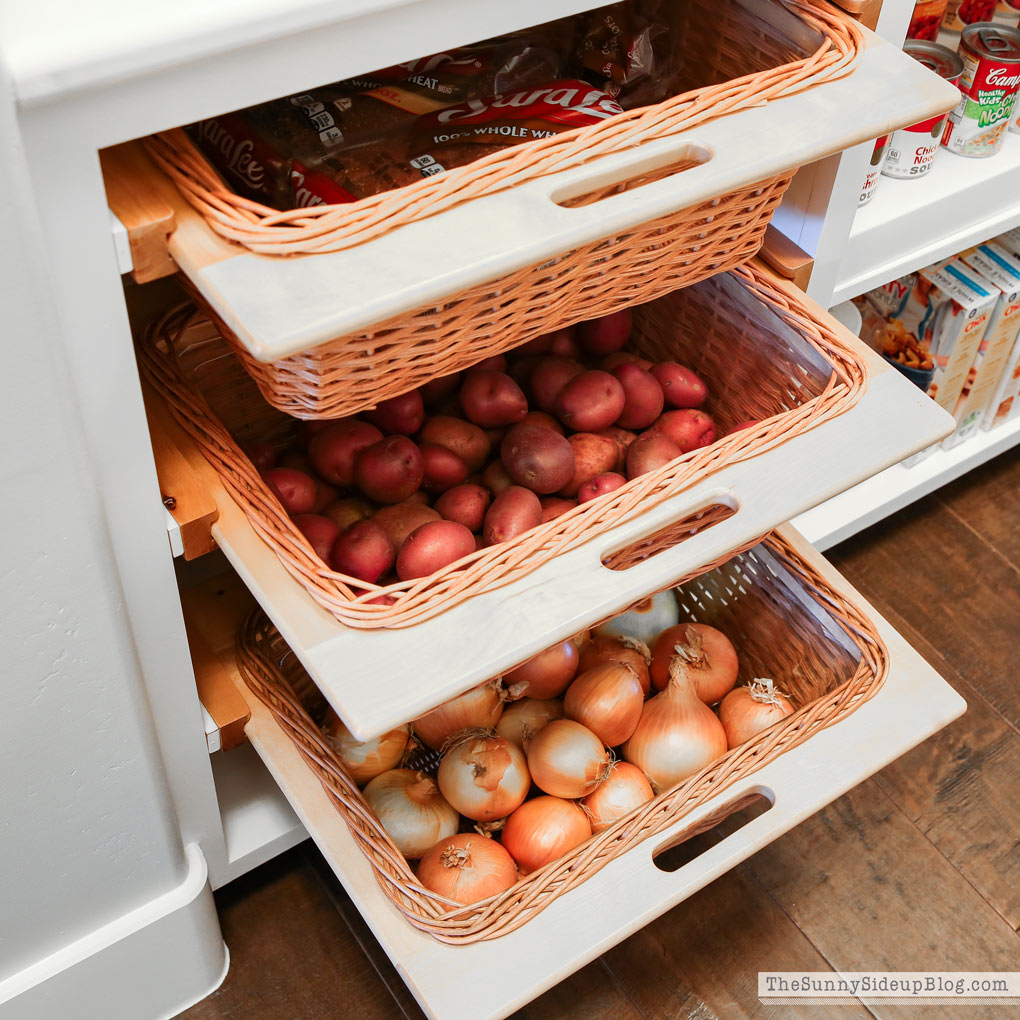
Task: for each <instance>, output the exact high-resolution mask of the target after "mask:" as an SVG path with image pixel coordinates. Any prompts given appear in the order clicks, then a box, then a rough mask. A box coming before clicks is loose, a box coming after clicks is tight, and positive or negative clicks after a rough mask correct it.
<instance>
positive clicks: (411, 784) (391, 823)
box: [364, 769, 460, 859]
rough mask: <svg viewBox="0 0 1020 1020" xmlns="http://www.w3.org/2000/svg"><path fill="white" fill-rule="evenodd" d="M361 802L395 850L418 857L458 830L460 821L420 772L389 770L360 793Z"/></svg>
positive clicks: (430, 782)
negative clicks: (378, 822)
mask: <svg viewBox="0 0 1020 1020" xmlns="http://www.w3.org/2000/svg"><path fill="white" fill-rule="evenodd" d="M364 794H365V800H366V801H367V802H368V806H369V807H370V808H371V809H372V810H373V811H374V812H375V816H376V818H378V819H379V821H380V823H381V824H382V827H383V828H384V829H385V830H386V831H387V832H388V833H389V834H390V838H391V839H392V840H393V842H394V843H396V845H397V849H398V850H399V851H400V852H401V853H402V854H403V855H404V856H405V857H410V858H412V859H413V858H416V857H421V855H422V854H423V853H425V851H426V850H428V849H429V848H430V847H432V846H435V844H436V843H437V842H438V841H439V840H441V839H442V838H443V837H444V836H452V835H453V834H454V833H455V832H456V831H457V829H459V828H460V818H459V816H458V815H457V812H456V811H455V810H454V809H453V808H452V807H450V805H449V804H447V802H446V801H445V800H444V798H443V795H442V794H441V793H440V792H439V789H438V787H437V786H436V784H435V783H434V782H433V781H432V780H431V779H429V777H428V776H427V775H425V773H424V772H414V771H412V770H411V769H391V770H390V771H389V772H384V773H383V774H382V775H381V776H376V777H375V779H373V780H372V781H371V782H370V783H369V784H368V786H366V787H365V789H364Z"/></svg>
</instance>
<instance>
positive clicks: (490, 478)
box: [482, 460, 514, 496]
mask: <svg viewBox="0 0 1020 1020" xmlns="http://www.w3.org/2000/svg"><path fill="white" fill-rule="evenodd" d="M482 482H483V483H484V484H485V487H486V488H487V489H488V490H489V492H491V493H492V494H493V496H498V495H499V494H500V493H502V492H506V490H507V489H509V488H510V486H511V485H513V484H514V480H513V479H512V478H511V477H510V475H508V474H507V470H506V467H505V466H504V464H503V462H502V461H501V460H494V461H493V462H492V463H491V464H490V465H489V466H488V467H487V468H486V469H485V473H484V474H483V475H482Z"/></svg>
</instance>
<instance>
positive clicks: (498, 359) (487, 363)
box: [468, 354, 506, 372]
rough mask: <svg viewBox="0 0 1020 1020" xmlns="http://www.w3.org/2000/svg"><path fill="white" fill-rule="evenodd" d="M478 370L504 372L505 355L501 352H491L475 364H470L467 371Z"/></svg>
mask: <svg viewBox="0 0 1020 1020" xmlns="http://www.w3.org/2000/svg"><path fill="white" fill-rule="evenodd" d="M476 370H479V371H483V372H484V371H491V372H505V371H506V357H505V356H504V355H502V354H491V355H489V357H487V358H482V360H481V361H479V362H478V363H477V364H475V365H472V366H471V367H470V368H469V369H468V371H469V372H474V371H476Z"/></svg>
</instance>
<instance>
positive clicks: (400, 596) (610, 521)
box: [139, 266, 870, 629]
mask: <svg viewBox="0 0 1020 1020" xmlns="http://www.w3.org/2000/svg"><path fill="white" fill-rule="evenodd" d="M730 274H731V276H732V277H733V278H735V279H736V280H737V281H739V282H740V283H742V284H743V285H744V286H746V287H747V289H748V290H749V292H750V293H751V294H752V296H753V297H755V298H757V299H759V300H761V301H762V303H763V304H764V305H765V306H766V307H768V308H769V309H771V310H772V311H774V312H775V313H776V314H777V315H778V316H779V317H780V319H781V320H783V321H784V322H785V323H787V324H789V325H790V326H791V327H792V328H793V329H794V330H796V332H797V333H798V334H799V335H800V336H801V337H802V338H803V340H804V341H805V342H806V343H807V344H808V345H809V346H810V347H812V348H813V349H814V350H815V351H816V352H817V353H818V354H819V355H820V356H821V357H822V358H823V359H824V360H825V362H826V363H827V364H829V365H830V366H831V375H830V378H829V381H828V383H827V385H826V386H825V388H824V390H823V391H822V393H820V394H819V395H818V396H816V397H814V398H812V399H810V400H807V401H805V402H804V403H803V404H801V405H800V406H798V407H796V408H793V409H791V410H790V411H786V412H783V413H782V414H778V415H775V416H773V417H772V418H769V419H766V420H764V421H762V422H760V423H759V424H757V425H755V426H753V427H749V428H745V429H742V430H741V431H739V432H733V433H730V434H729V435H728V436H724V437H723V438H721V439H718V440H716V441H715V442H714V443H712V444H711V445H710V446H708V447H703V448H702V449H699V450H694V451H692V452H690V453H687V454H684V455H683V456H682V457H679V458H677V459H676V460H673V461H671V462H670V463H668V464H666V465H664V466H663V467H661V468H659V469H658V470H656V471H651V472H649V473H648V474H645V475H641V476H639V477H637V478H634V479H631V480H630V481H628V482H627V484H626V485H624V486H622V487H621V488H619V489H617V490H615V491H614V492H610V493H607V494H606V495H604V496H601V497H599V498H598V499H595V500H591V501H590V502H588V503H584V504H582V505H580V506H577V507H574V508H573V509H572V510H570V511H569V512H568V513H565V514H563V515H562V516H560V517H557V518H555V519H554V520H551V521H549V522H548V523H546V524H540V525H538V526H536V527H534V528H532V529H530V530H529V531H528V532H526V533H524V534H523V535H521V536H519V537H518V538H516V539H513V540H512V541H510V542H505V543H502V544H500V545H495V546H489V547H487V548H484V549H481V550H478V551H476V552H474V553H471V554H470V555H468V556H466V557H464V558H462V559H460V560H457V561H456V562H454V563H451V564H449V565H448V566H446V567H444V568H442V569H441V570H438V571H436V572H435V573H433V574H431V575H428V576H426V577H422V578H417V579H415V580H411V581H397V582H394V583H392V584H389V585H386V586H379V585H373V584H368V583H366V582H362V581H359V580H357V579H355V578H351V577H347V576H346V575H344V574H340V573H338V572H336V571H333V570H331V569H330V568H329V567H327V566H326V564H324V563H323V562H322V560H320V559H319V557H318V556H317V555H316V554H315V552H314V550H313V549H312V547H311V545H310V544H309V542H308V541H307V539H306V538H305V537H304V535H302V534H301V532H300V531H298V529H297V528H296V526H295V525H294V524H293V522H292V521H291V519H290V517H289V515H288V514H287V512H286V511H285V510H284V509H283V507H282V505H281V504H280V503H279V501H278V500H277V499H276V498H275V497H274V496H273V495H272V494H271V493H270V492H269V489H268V487H267V486H266V485H265V483H264V482H263V481H262V479H261V477H260V476H259V474H258V472H257V470H256V469H255V467H254V466H253V465H252V464H251V462H250V461H249V460H248V458H247V456H246V455H245V454H244V453H243V452H242V450H241V448H240V446H239V445H238V443H237V442H235V440H234V439H233V438H232V436H231V435H230V434H229V433H228V432H227V430H226V428H225V427H224V426H223V425H222V424H221V423H220V422H219V420H218V419H217V417H216V415H215V414H214V412H213V411H212V409H211V408H210V407H209V405H208V403H207V402H206V401H205V399H204V398H203V397H202V396H201V394H199V393H198V392H197V389H196V388H195V387H194V386H193V385H192V384H191V383H190V382H189V381H188V380H187V379H186V378H185V377H184V375H183V372H182V370H181V368H180V366H179V365H178V364H177V363H176V359H174V358H173V357H172V356H171V357H168V356H166V355H162V354H161V353H160V352H159V351H158V349H157V343H158V342H159V341H161V340H162V341H165V342H166V344H167V345H168V347H169V348H170V349H171V350H172V347H173V344H174V342H175V336H179V335H180V333H181V331H183V330H184V329H185V328H187V326H188V325H189V323H190V322H191V315H190V313H189V312H188V311H187V306H184V307H183V309H182V308H178V309H175V310H174V311H173V312H171V313H169V314H168V315H167V316H164V317H163V318H162V319H160V320H158V321H157V322H156V323H155V324H154V325H153V326H152V327H151V329H150V330H149V331H148V334H147V338H146V341H145V342H143V343H142V344H141V345H140V348H139V354H140V357H139V361H140V364H141V367H142V370H143V372H144V374H145V375H146V377H147V379H148V381H149V382H150V383H151V384H152V385H153V386H154V387H155V388H156V390H157V391H158V392H159V393H160V394H161V395H162V396H163V397H164V399H165V400H166V402H167V404H168V406H169V408H170V410H171V413H172V414H173V416H174V418H175V420H176V421H177V422H178V424H180V425H181V427H182V428H183V429H184V430H185V431H186V432H187V433H188V434H189V435H190V437H191V438H192V439H193V440H195V442H196V443H197V444H198V446H199V448H200V449H201V451H202V453H203V455H204V456H205V457H206V459H207V460H208V461H209V462H210V463H211V464H212V466H213V467H214V468H215V469H216V470H217V472H218V474H219V476H220V479H221V481H222V483H223V484H224V486H225V488H226V489H227V491H228V493H229V495H230V496H231V497H232V498H233V499H234V500H235V501H236V502H237V503H238V504H239V505H240V506H241V507H242V509H243V510H244V512H245V514H246V516H247V518H248V520H249V522H250V523H251V525H252V527H253V528H254V529H255V531H256V532H257V533H258V534H259V536H260V537H261V538H262V539H263V540H264V541H265V542H266V543H267V544H268V545H269V546H270V547H271V548H272V549H273V550H274V551H275V552H276V553H277V555H278V556H279V558H280V560H281V562H282V563H283V565H284V567H285V568H286V569H287V570H288V571H289V572H290V574H291V576H293V577H294V578H295V579H296V580H297V581H298V582H299V583H300V584H302V585H303V587H304V588H305V590H306V591H308V592H309V594H310V595H311V596H312V597H313V598H314V599H315V601H316V602H317V603H318V604H319V605H321V606H322V607H323V608H324V609H326V610H327V611H329V612H331V613H332V614H333V616H334V617H335V618H336V619H337V620H339V621H340V622H342V623H343V624H344V625H345V626H349V627H353V628H365V629H372V628H378V627H388V628H397V627H406V626H412V625H414V624H417V623H420V622H422V621H424V620H426V619H429V618H431V617H433V616H435V615H437V614H438V613H440V612H443V611H445V610H447V609H449V608H451V607H452V606H454V605H457V604H459V603H460V602H462V601H464V600H465V599H467V598H470V597H472V596H475V595H478V594H481V593H482V592H486V591H492V590H495V589H496V588H499V587H502V586H504V585H506V584H509V583H512V582H513V581H515V580H518V579H519V578H522V577H524V576H527V575H528V574H529V573H531V572H533V571H534V570H535V569H537V567H538V566H540V565H542V563H545V562H547V561H548V560H549V559H551V558H552V556H554V555H559V554H562V553H564V552H567V551H569V550H571V549H574V548H576V547H578V546H580V545H582V544H584V543H585V542H588V541H590V540H591V539H592V538H594V537H596V536H598V535H601V534H604V533H606V532H607V531H609V530H610V528H612V527H615V526H617V525H619V524H622V523H624V522H625V521H629V520H632V519H633V518H635V517H637V516H638V515H640V514H641V513H643V512H645V511H647V510H648V509H649V508H651V507H653V506H656V505H658V504H659V503H660V502H662V501H664V500H665V499H667V498H669V497H671V496H674V495H676V494H677V493H680V492H683V491H685V490H686V489H688V488H690V487H691V486H693V485H694V484H696V483H697V482H698V481H700V480H701V479H702V478H704V477H706V476H707V475H708V474H709V473H710V472H711V471H713V470H715V469H717V468H718V467H720V466H721V465H722V464H733V463H739V462H741V461H744V460H747V459H749V458H750V457H755V456H757V455H758V454H760V453H762V452H763V451H765V450H769V449H773V448H774V447H776V446H779V445H780V444H782V443H784V442H788V441H789V440H790V439H792V438H794V437H795V436H797V435H800V434H801V433H803V432H806V431H807V430H808V429H811V428H813V427H815V426H817V425H819V424H821V423H822V422H824V421H828V420H830V419H832V418H835V417H837V416H838V415H840V414H842V413H844V412H845V411H847V410H849V409H850V408H851V407H853V406H854V405H855V404H856V403H857V402H858V401H859V400H860V398H861V396H862V395H863V394H864V392H865V390H866V388H867V385H868V382H869V378H870V373H869V368H868V365H867V363H866V362H865V361H863V360H862V359H860V358H859V357H858V356H857V355H856V354H855V353H854V352H853V351H852V350H851V349H850V348H849V347H847V346H846V345H845V343H844V342H843V341H842V340H841V339H840V337H839V335H838V334H837V333H836V332H835V331H833V330H832V329H831V328H830V327H829V326H827V325H826V324H825V323H823V322H819V321H816V320H814V319H813V318H812V316H811V313H810V311H809V310H808V309H807V307H806V306H805V305H804V304H803V302H801V301H800V299H799V298H797V297H796V296H795V295H793V294H792V293H790V292H789V291H786V290H781V289H779V287H777V286H776V285H775V284H774V283H773V282H772V281H771V280H770V279H769V278H768V276H767V275H766V274H765V273H763V272H762V271H760V270H758V269H756V268H754V267H747V266H745V267H742V268H740V269H736V270H730Z"/></svg>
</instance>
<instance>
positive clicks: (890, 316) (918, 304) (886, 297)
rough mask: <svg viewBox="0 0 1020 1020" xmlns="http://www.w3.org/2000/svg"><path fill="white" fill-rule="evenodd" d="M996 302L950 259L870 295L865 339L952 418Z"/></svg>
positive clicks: (973, 276)
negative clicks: (951, 415)
mask: <svg viewBox="0 0 1020 1020" xmlns="http://www.w3.org/2000/svg"><path fill="white" fill-rule="evenodd" d="M997 299H998V293H997V292H996V293H993V292H992V288H990V287H989V286H988V285H987V284H982V282H981V281H980V280H979V278H978V277H977V276H976V274H975V273H974V272H973V271H972V270H970V269H968V268H967V267H966V266H964V265H963V264H961V263H960V262H959V261H958V260H957V259H951V260H949V261H948V262H943V263H937V264H936V265H934V266H930V267H929V268H927V269H922V270H921V271H920V272H918V273H911V274H910V275H909V276H904V277H901V278H900V279H898V280H893V281H891V282H890V283H887V284H886V285H885V286H884V287H879V288H877V289H876V290H872V291H869V292H868V294H867V295H866V296H865V305H866V306H869V308H870V313H869V312H864V313H862V314H863V318H864V320H865V327H864V329H863V330H862V334H861V335H862V336H863V337H864V339H865V341H866V342H867V343H869V344H871V346H872V347H874V348H875V349H876V350H878V351H880V352H881V353H882V355H883V357H884V358H885V359H886V360H887V361H889V362H890V363H891V364H892V365H893V366H895V367H896V368H897V369H898V370H899V371H900V372H902V373H903V374H904V375H905V376H906V377H907V378H908V379H910V380H911V382H913V383H914V384H915V385H917V386H918V387H920V388H921V389H922V390H924V392H925V393H927V394H928V395H929V396H930V397H931V398H932V399H933V400H935V401H936V402H937V403H938V404H939V405H940V406H942V407H944V408H945V409H946V410H947V411H949V413H950V414H952V413H953V411H955V410H956V405H957V402H958V400H959V398H960V393H961V391H962V390H963V386H964V383H965V382H966V380H967V373H968V371H969V369H970V367H971V365H972V364H973V362H974V356H975V355H976V354H977V350H978V346H979V345H980V343H981V340H982V338H983V336H984V333H985V329H986V328H987V326H988V320H989V317H990V316H991V313H992V311H993V310H994V308H995V304H996V301H997Z"/></svg>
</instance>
